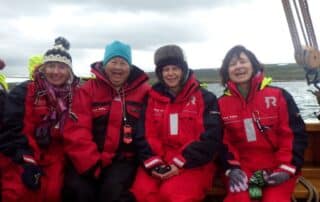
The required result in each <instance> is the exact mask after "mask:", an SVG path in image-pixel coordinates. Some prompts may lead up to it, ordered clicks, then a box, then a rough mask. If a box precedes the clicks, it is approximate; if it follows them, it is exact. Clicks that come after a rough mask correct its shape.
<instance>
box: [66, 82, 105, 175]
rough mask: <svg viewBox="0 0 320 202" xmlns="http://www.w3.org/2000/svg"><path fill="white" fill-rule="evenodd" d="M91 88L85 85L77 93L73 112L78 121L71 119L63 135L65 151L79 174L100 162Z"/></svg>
mask: <svg viewBox="0 0 320 202" xmlns="http://www.w3.org/2000/svg"><path fill="white" fill-rule="evenodd" d="M89 87H90V85H84V86H82V87H81V88H80V89H77V90H76V91H75V94H74V98H73V103H72V112H73V113H74V114H75V115H76V117H77V119H76V120H73V119H71V118H69V119H68V120H67V122H66V124H65V127H64V133H63V136H64V146H65V151H66V153H67V155H68V156H69V158H70V159H71V161H72V162H73V164H74V166H75V168H76V170H77V171H78V172H79V173H84V172H86V171H87V170H89V169H90V168H92V167H93V166H95V165H96V164H97V162H98V161H99V160H100V153H99V152H98V149H97V145H96V143H95V142H94V141H93V136H92V132H91V131H92V112H91V98H92V97H91V95H90V94H89V92H91V91H90V89H89ZM88 89H89V90H88Z"/></svg>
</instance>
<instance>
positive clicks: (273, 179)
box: [264, 170, 290, 185]
mask: <svg viewBox="0 0 320 202" xmlns="http://www.w3.org/2000/svg"><path fill="white" fill-rule="evenodd" d="M264 178H265V181H266V182H267V184H268V185H278V184H281V183H283V182H285V181H287V180H289V179H290V174H289V173H287V172H285V171H281V170H277V171H274V172H272V173H270V174H266V175H265V177H264Z"/></svg>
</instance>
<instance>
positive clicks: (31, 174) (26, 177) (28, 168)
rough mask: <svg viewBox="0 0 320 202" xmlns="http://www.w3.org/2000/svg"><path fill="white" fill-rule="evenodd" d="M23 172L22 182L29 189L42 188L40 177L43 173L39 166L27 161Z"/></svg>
mask: <svg viewBox="0 0 320 202" xmlns="http://www.w3.org/2000/svg"><path fill="white" fill-rule="evenodd" d="M22 167H23V172H22V175H21V179H22V182H23V183H24V184H25V186H27V187H28V188H29V189H32V190H37V189H39V188H40V177H41V176H42V175H43V173H42V170H41V168H40V167H39V166H37V165H35V164H32V163H25V164H23V165H22Z"/></svg>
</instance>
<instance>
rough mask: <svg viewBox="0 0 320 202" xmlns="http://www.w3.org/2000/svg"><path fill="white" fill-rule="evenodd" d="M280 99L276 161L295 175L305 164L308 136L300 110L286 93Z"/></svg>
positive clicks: (281, 167)
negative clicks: (304, 156) (304, 157)
mask: <svg viewBox="0 0 320 202" xmlns="http://www.w3.org/2000/svg"><path fill="white" fill-rule="evenodd" d="M282 92H283V94H281V95H280V96H279V97H280V98H279V101H280V103H279V105H280V109H279V117H280V118H279V120H280V123H279V126H278V130H277V143H278V151H277V152H276V159H277V161H278V164H279V168H280V169H283V170H285V171H287V172H289V173H291V174H295V173H296V170H299V169H300V168H301V167H302V164H303V155H304V150H305V148H306V146H307V134H306V133H305V130H304V128H305V125H304V122H303V120H302V118H301V116H300V113H299V110H298V108H297V106H296V104H295V102H294V100H293V98H292V96H291V95H290V94H289V93H287V92H286V91H282Z"/></svg>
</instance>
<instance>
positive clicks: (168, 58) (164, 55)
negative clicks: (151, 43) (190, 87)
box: [154, 45, 189, 84]
mask: <svg viewBox="0 0 320 202" xmlns="http://www.w3.org/2000/svg"><path fill="white" fill-rule="evenodd" d="M154 64H155V65H156V70H155V72H156V75H157V77H158V79H159V80H160V81H161V82H163V79H162V73H161V71H162V68H163V67H164V66H166V65H176V66H178V67H180V68H181V69H182V71H183V79H182V81H181V82H182V84H183V83H185V81H186V80H187V78H188V75H189V67H188V63H187V61H186V59H185V56H184V54H183V50H182V49H181V48H180V47H179V46H177V45H165V46H162V47H160V48H158V49H157V50H156V52H155V53H154Z"/></svg>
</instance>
